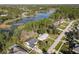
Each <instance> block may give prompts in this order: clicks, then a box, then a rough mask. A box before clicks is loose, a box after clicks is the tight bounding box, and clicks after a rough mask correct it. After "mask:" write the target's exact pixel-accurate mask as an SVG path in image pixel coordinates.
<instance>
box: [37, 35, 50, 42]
mask: <svg viewBox="0 0 79 59" xmlns="http://www.w3.org/2000/svg"><path fill="white" fill-rule="evenodd" d="M48 36H49V35H48V34H47V33H44V34H42V35H39V37H38V40H41V41H43V40H46V39H47V38H48Z"/></svg>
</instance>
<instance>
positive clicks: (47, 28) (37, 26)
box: [23, 19, 57, 34]
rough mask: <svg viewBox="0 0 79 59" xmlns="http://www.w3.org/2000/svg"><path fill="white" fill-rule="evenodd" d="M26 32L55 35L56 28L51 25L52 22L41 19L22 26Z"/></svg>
mask: <svg viewBox="0 0 79 59" xmlns="http://www.w3.org/2000/svg"><path fill="white" fill-rule="evenodd" d="M23 26H24V28H25V29H26V30H33V31H35V32H37V33H39V34H41V33H45V32H47V33H54V34H55V33H57V30H56V27H55V26H54V25H53V21H52V20H49V19H42V20H38V21H32V22H29V23H27V24H25V25H23Z"/></svg>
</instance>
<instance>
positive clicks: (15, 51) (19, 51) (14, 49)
mask: <svg viewBox="0 0 79 59" xmlns="http://www.w3.org/2000/svg"><path fill="white" fill-rule="evenodd" d="M9 50H10V51H9V53H12V54H27V52H26V51H25V50H24V49H23V48H21V47H20V46H18V45H17V44H14V45H13V46H11V47H10V48H9Z"/></svg>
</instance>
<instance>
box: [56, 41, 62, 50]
mask: <svg viewBox="0 0 79 59" xmlns="http://www.w3.org/2000/svg"><path fill="white" fill-rule="evenodd" d="M61 44H62V42H61V41H60V42H59V43H58V45H57V46H56V47H55V49H56V50H58V49H59V47H60V46H61Z"/></svg>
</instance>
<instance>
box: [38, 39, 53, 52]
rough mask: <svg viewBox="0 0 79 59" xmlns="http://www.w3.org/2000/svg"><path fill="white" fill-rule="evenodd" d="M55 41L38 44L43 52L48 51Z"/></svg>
mask: <svg viewBox="0 0 79 59" xmlns="http://www.w3.org/2000/svg"><path fill="white" fill-rule="evenodd" d="M53 42H54V40H52V39H47V40H45V41H39V42H38V44H37V45H38V47H39V48H40V49H41V50H45V51H47V50H48V48H49V47H50V46H51V45H52V44H53Z"/></svg>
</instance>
